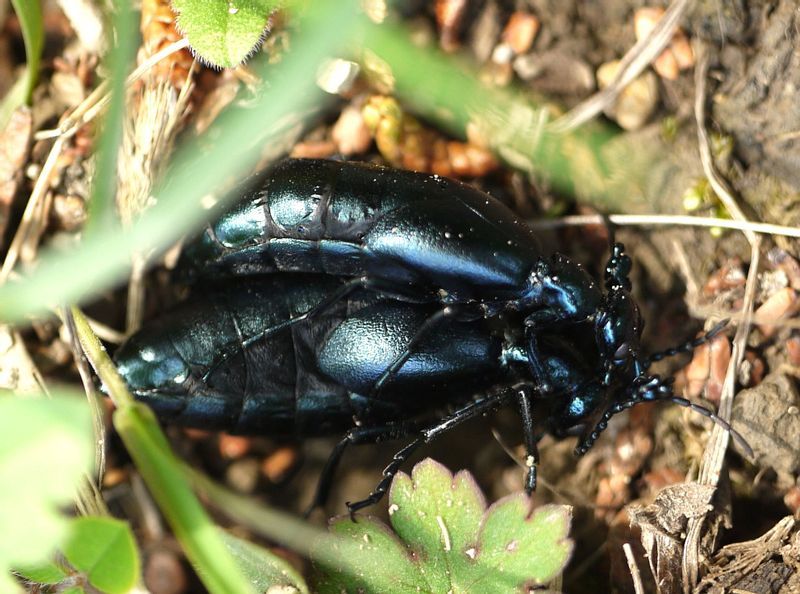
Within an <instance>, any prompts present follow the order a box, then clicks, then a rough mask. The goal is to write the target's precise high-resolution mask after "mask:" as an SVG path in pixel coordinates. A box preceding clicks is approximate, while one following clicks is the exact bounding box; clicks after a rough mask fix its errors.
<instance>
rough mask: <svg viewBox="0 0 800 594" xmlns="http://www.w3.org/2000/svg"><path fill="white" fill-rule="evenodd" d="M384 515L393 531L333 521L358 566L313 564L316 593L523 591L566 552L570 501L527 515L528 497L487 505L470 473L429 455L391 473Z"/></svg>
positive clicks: (544, 578) (556, 569) (367, 522)
mask: <svg viewBox="0 0 800 594" xmlns="http://www.w3.org/2000/svg"><path fill="white" fill-rule="evenodd" d="M389 515H390V520H391V524H392V527H393V528H394V530H395V532H396V534H393V533H392V532H391V530H390V529H389V528H388V527H387V526H385V525H384V524H382V523H380V522H378V521H377V520H375V519H372V518H366V519H361V518H359V520H358V522H357V523H354V522H352V521H351V520H350V518H342V519H339V520H337V521H335V522H334V523H333V524H332V526H331V531H332V532H333V533H334V534H336V535H338V536H343V537H345V539H346V540H345V542H350V543H357V544H358V545H359V546H358V549H357V550H355V549H353V548H351V549H349V550H350V553H351V554H355V555H356V558H355V559H353V558H350V559H348V562H349V565H350V566H356V567H358V568H359V572H358V573H357V574H355V575H354V574H353V573H352V571H349V570H348V569H347V568H341V567H333V568H332V567H331V566H330V564H319V563H317V566H318V568H319V569H320V571H321V574H322V577H321V578H320V579H319V581H318V584H319V589H320V591H321V592H331V593H333V592H375V593H377V592H383V591H392V592H409V593H410V592H451V593H453V594H456V593H459V592H464V593H466V592H486V593H494V592H496V593H497V594H501V593H507V592H513V591H522V590H523V589H524V588H526V587H528V586H533V585H541V584H545V583H547V582H549V581H551V580H552V579H554V578H555V577H556V576H557V575H558V574H559V573H560V572H561V571H563V569H564V567H565V565H566V563H567V561H568V560H569V557H570V554H571V552H572V542H571V541H570V539H569V538H568V533H569V526H570V517H571V514H570V508H569V507H567V506H557V505H548V506H544V507H542V508H539V509H537V510H535V511H534V512H533V513H531V509H530V499H529V498H527V497H525V496H524V495H522V494H518V495H512V496H509V497H506V498H504V499H502V500H500V501H498V502H497V503H495V504H494V505H492V506H491V507H489V508H488V509H487V507H486V501H485V499H484V497H483V494H482V493H481V491H480V489H479V488H478V486H477V484H476V483H475V480H474V479H473V478H472V475H470V474H469V473H468V472H465V471H462V472H459V473H458V474H456V475H455V476H453V475H452V474H451V473H450V471H448V470H447V469H446V468H445V467H444V466H442V465H441V464H439V463H437V462H434V461H433V460H430V459H428V460H424V461H422V462H420V463H419V464H417V465H416V466H415V467H414V469H413V470H412V473H411V476H410V477H409V476H407V475H405V474H403V473H400V474H398V475H397V477H396V478H395V480H394V482H393V484H392V489H391V491H390V494H389Z"/></svg>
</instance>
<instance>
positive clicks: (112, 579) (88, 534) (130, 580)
mask: <svg viewBox="0 0 800 594" xmlns="http://www.w3.org/2000/svg"><path fill="white" fill-rule="evenodd" d="M63 552H64V557H66V559H67V561H69V562H70V563H71V564H72V566H73V567H74V568H75V569H76V570H78V571H79V572H81V573H83V574H85V575H86V577H87V578H88V580H89V583H90V584H91V585H92V586H94V587H95V588H97V589H98V590H101V591H103V592H107V593H108V594H117V593H119V594H124V593H125V592H128V591H130V590H131V589H132V588H133V587H134V586H135V585H136V581H137V579H138V577H139V554H138V551H137V549H136V542H135V541H134V538H133V533H132V532H131V529H130V526H128V523H127V522H123V521H121V520H116V519H114V518H101V517H84V518H78V519H76V520H75V521H74V522H73V523H72V529H71V531H70V535H69V538H68V540H67V542H66V543H65V544H64V547H63Z"/></svg>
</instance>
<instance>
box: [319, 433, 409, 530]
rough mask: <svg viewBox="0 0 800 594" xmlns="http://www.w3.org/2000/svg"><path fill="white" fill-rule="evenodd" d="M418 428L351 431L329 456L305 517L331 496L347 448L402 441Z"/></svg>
mask: <svg viewBox="0 0 800 594" xmlns="http://www.w3.org/2000/svg"><path fill="white" fill-rule="evenodd" d="M417 428H418V427H417V424H412V423H402V424H387V425H378V426H375V427H353V428H352V429H350V431H348V432H347V434H345V436H344V437H343V438H342V439H341V441H339V443H337V444H336V446H335V447H334V448H333V450H332V451H331V453H330V456H328V460H327V462H325V467H324V468H323V469H322V472H321V473H320V475H319V480H318V481H317V489H316V491H315V493H314V499H312V500H311V504H310V505H309V506H308V507H307V508H306V511H305V512H304V515H305V516H306V517H308V516H309V515H310V514H311V512H312V511H314V509H316V508H317V507H322V506H324V505H325V502H326V501H327V500H328V496H329V495H330V490H331V486H332V485H333V477H334V475H335V474H336V469H337V468H338V467H339V462H341V459H342V455H343V454H344V451H345V450H346V449H347V446H350V445H358V444H364V443H378V442H381V441H387V440H390V439H401V438H403V437H406V436H408V435H409V434H410V433H413V432H414V431H416V430H417Z"/></svg>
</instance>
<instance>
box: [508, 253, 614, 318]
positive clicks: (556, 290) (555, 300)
mask: <svg viewBox="0 0 800 594" xmlns="http://www.w3.org/2000/svg"><path fill="white" fill-rule="evenodd" d="M602 299H603V297H602V293H601V292H600V288H599V287H598V285H597V282H596V281H595V280H594V279H593V278H592V277H591V275H589V274H588V273H587V272H586V270H584V269H583V267H582V266H581V265H580V264H576V263H575V262H573V261H572V260H570V259H569V258H567V257H566V256H563V255H561V254H558V253H556V254H553V256H552V258H551V259H550V260H549V261H548V260H545V259H540V260H539V261H538V262H537V263H536V265H535V266H534V268H533V270H532V271H531V273H530V276H529V277H528V290H527V291H526V298H525V299H523V301H524V302H529V303H533V304H536V305H537V306H539V307H541V308H542V310H541V311H542V312H546V315H543V316H542V318H549V320H548V321H550V322H555V321H561V320H569V321H572V322H579V321H583V320H585V319H587V318H589V317H590V316H592V315H593V314H594V313H595V312H596V311H597V308H598V307H599V306H600V304H601V302H602ZM525 305H527V303H523V306H525Z"/></svg>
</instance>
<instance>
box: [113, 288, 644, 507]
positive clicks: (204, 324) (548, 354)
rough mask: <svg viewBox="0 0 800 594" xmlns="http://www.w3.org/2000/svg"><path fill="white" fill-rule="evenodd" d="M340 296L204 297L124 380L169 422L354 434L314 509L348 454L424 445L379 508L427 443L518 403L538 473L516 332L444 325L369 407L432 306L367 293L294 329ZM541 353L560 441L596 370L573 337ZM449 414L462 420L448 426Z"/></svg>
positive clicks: (145, 346)
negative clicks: (389, 444)
mask: <svg viewBox="0 0 800 594" xmlns="http://www.w3.org/2000/svg"><path fill="white" fill-rule="evenodd" d="M344 284H345V281H343V280H341V279H338V278H336V277H330V276H325V275H304V274H277V275H271V276H268V277H251V278H247V279H239V280H237V281H236V282H234V283H228V284H227V285H219V286H217V287H214V288H213V289H207V290H205V291H203V292H202V293H199V294H197V295H196V296H194V297H192V298H190V299H189V300H188V301H187V302H185V303H183V304H182V305H181V306H180V307H179V308H178V309H176V310H175V311H174V312H171V313H170V314H168V315H165V316H164V317H162V318H160V319H157V320H154V321H153V322H151V323H150V324H149V325H147V326H146V327H145V328H144V329H143V330H141V331H140V332H139V333H137V334H136V335H134V336H133V337H132V338H131V339H130V340H129V341H128V342H127V343H126V344H124V345H123V346H122V347H121V348H120V349H119V350H118V351H117V353H116V354H115V359H116V362H117V365H118V368H119V371H120V373H121V374H122V376H123V377H124V378H125V380H126V381H127V383H128V385H129V387H130V389H131V391H132V392H133V394H134V395H135V396H136V398H137V399H139V400H141V401H144V402H146V403H147V404H149V405H150V406H151V407H152V408H153V409H154V410H155V412H156V414H157V415H158V416H159V418H160V419H162V420H164V421H166V422H168V423H175V424H182V425H187V426H193V427H203V428H206V429H220V430H228V431H231V432H233V433H239V434H249V435H253V434H261V435H270V436H273V437H294V438H307V437H315V436H326V435H332V434H337V433H338V434H341V433H342V432H345V431H346V432H347V434H346V436H345V438H344V439H343V440H342V441H341V442H340V443H339V445H338V446H337V447H336V448H335V449H334V452H333V453H332V455H331V458H330V461H329V463H328V464H327V466H326V469H325V471H324V472H323V475H322V477H321V479H320V486H319V490H318V494H317V497H316V498H315V501H314V505H317V504H321V503H323V502H324V499H325V497H326V494H327V492H328V489H329V487H330V484H331V478H332V476H333V473H334V470H335V468H336V465H337V463H338V461H339V458H340V457H341V455H342V453H343V451H344V449H345V447H346V446H347V445H348V444H352V443H364V442H374V441H380V440H384V439H397V438H402V437H405V436H408V435H410V434H416V435H417V439H415V440H414V441H412V442H411V444H410V445H409V446H406V447H405V448H403V450H401V452H399V453H398V454H397V455H396V456H395V458H394V459H393V461H392V464H390V465H389V467H388V468H387V469H386V471H385V479H384V480H383V481H382V482H381V484H380V485H379V486H378V487H377V488H376V490H375V491H374V492H373V493H372V494H371V495H370V497H369V498H367V499H366V500H364V501H361V502H358V503H355V504H352V505H351V504H349V507H350V509H351V511H354V510H356V509H359V508H361V507H363V506H365V505H369V504H371V503H374V502H376V501H377V500H378V499H379V498H380V496H381V495H382V494H383V492H384V491H385V490H386V488H387V487H388V484H389V481H390V480H391V477H392V476H393V475H394V473H395V472H396V471H397V469H398V468H399V466H400V464H401V463H402V462H403V461H404V460H405V459H406V458H407V456H408V455H409V454H410V453H411V451H413V450H414V449H415V448H416V447H418V446H419V445H420V444H421V443H423V442H427V441H430V440H431V439H433V438H434V437H436V436H438V435H439V434H441V433H442V432H444V431H446V430H448V429H450V428H452V427H454V426H455V425H457V424H459V423H461V422H463V421H465V420H467V419H469V418H472V417H474V416H476V415H480V414H485V413H487V412H490V411H492V410H494V409H497V408H498V407H500V406H502V405H503V404H505V403H506V402H508V401H512V400H516V401H517V402H518V403H519V405H520V408H521V411H522V413H523V419H524V424H525V428H526V440H527V441H528V446H529V448H530V450H531V452H533V454H532V455H533V456H534V458H533V459H532V460H530V461H529V464H530V465H531V467H532V468H533V467H534V464H535V461H536V460H535V457H536V453H535V452H536V441H538V437H539V436H538V435H536V434H534V424H533V419H532V418H531V417H526V416H525V415H526V412H525V411H526V410H528V409H529V408H531V404H532V402H533V400H534V399H536V395H537V394H538V392H539V387H538V385H536V384H535V382H531V381H530V371H529V363H528V356H529V355H528V353H527V349H526V346H525V345H524V344H519V343H518V342H517V341H516V338H518V337H519V336H518V335H519V333H517V332H514V331H513V328H511V327H506V328H504V327H502V326H497V325H496V324H493V323H490V322H489V321H486V320H484V319H479V320H473V321H462V320H456V319H453V318H447V319H444V320H442V322H441V323H440V324H439V325H438V327H437V329H436V332H432V333H427V334H426V335H425V337H424V338H422V339H420V340H418V342H417V345H416V348H415V349H414V351H413V353H411V354H410V355H409V356H408V357H407V358H406V361H405V363H404V365H403V366H402V367H401V368H400V369H398V370H397V372H396V373H394V374H392V376H391V377H390V378H389V379H388V380H387V381H386V382H385V384H384V386H383V388H382V390H381V391H380V393H379V395H372V394H373V387H374V384H375V382H377V381H378V379H379V378H380V377H381V375H382V374H383V372H384V370H385V369H386V367H387V366H389V365H390V364H391V363H392V361H393V360H394V359H395V358H396V357H397V356H398V355H399V354H400V353H402V352H404V351H405V349H406V348H407V345H408V343H409V341H411V340H413V339H414V337H415V336H417V334H418V332H419V329H420V327H421V326H423V325H424V324H425V323H426V321H427V320H428V319H429V317H430V315H431V313H432V312H433V311H435V309H436V305H435V304H412V303H407V302H402V301H399V300H395V299H391V298H386V297H384V296H381V295H380V294H376V293H375V292H372V291H365V290H361V291H356V292H352V293H351V294H350V295H348V296H347V297H346V298H343V299H339V300H337V302H336V303H335V304H333V305H331V306H330V307H329V308H326V310H325V311H324V312H321V313H320V314H319V315H318V316H316V317H315V318H314V319H312V320H308V319H306V320H305V321H304V323H294V324H293V323H291V322H292V320H293V319H294V318H297V317H298V316H300V315H302V314H303V313H305V312H306V311H309V310H311V309H313V308H314V307H316V306H317V305H318V304H319V303H321V302H323V301H324V300H325V299H326V298H327V297H329V296H330V295H332V294H336V292H337V290H338V289H340V288H341V287H342V286H344ZM587 329H588V328H587ZM539 342H540V344H541V349H542V350H541V352H540V355H539V356H540V357H541V360H540V362H541V367H542V369H543V370H544V372H545V374H546V378H547V381H548V382H549V383H550V385H551V393H550V394H549V397H548V398H546V399H538V400H537V401H536V404H537V407H536V412H537V414H538V415H539V417H540V418H541V419H542V422H540V423H539V424H538V425H539V427H538V428H539V430H540V431H549V432H551V433H553V434H555V435H557V436H563V435H566V434H568V433H569V432H570V431H571V430H572V429H573V428H574V427H575V426H578V425H579V424H580V423H581V422H582V421H583V420H585V418H586V416H587V415H588V414H590V413H592V412H593V411H594V408H595V407H596V406H597V405H598V404H599V403H600V401H601V400H602V398H603V396H604V394H605V387H604V386H603V385H602V382H601V381H600V373H599V372H600V369H599V368H598V367H597V362H598V360H599V359H598V357H597V356H596V355H595V356H594V357H591V356H587V351H586V349H583V350H582V351H581V352H579V353H578V352H576V349H575V348H574V347H573V346H572V345H571V343H570V342H569V341H568V340H566V339H565V338H564V337H563V336H558V335H555V334H543V335H542V336H540V340H539ZM475 394H478V396H475ZM628 397H629V398H635V397H636V395H635V394H634V393H630V394H628ZM446 408H448V409H450V410H451V411H452V412H450V413H449V414H446V415H443V414H442V411H443V410H445V409H446ZM354 419H355V420H357V426H356V427H354V426H353V424H354Z"/></svg>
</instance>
